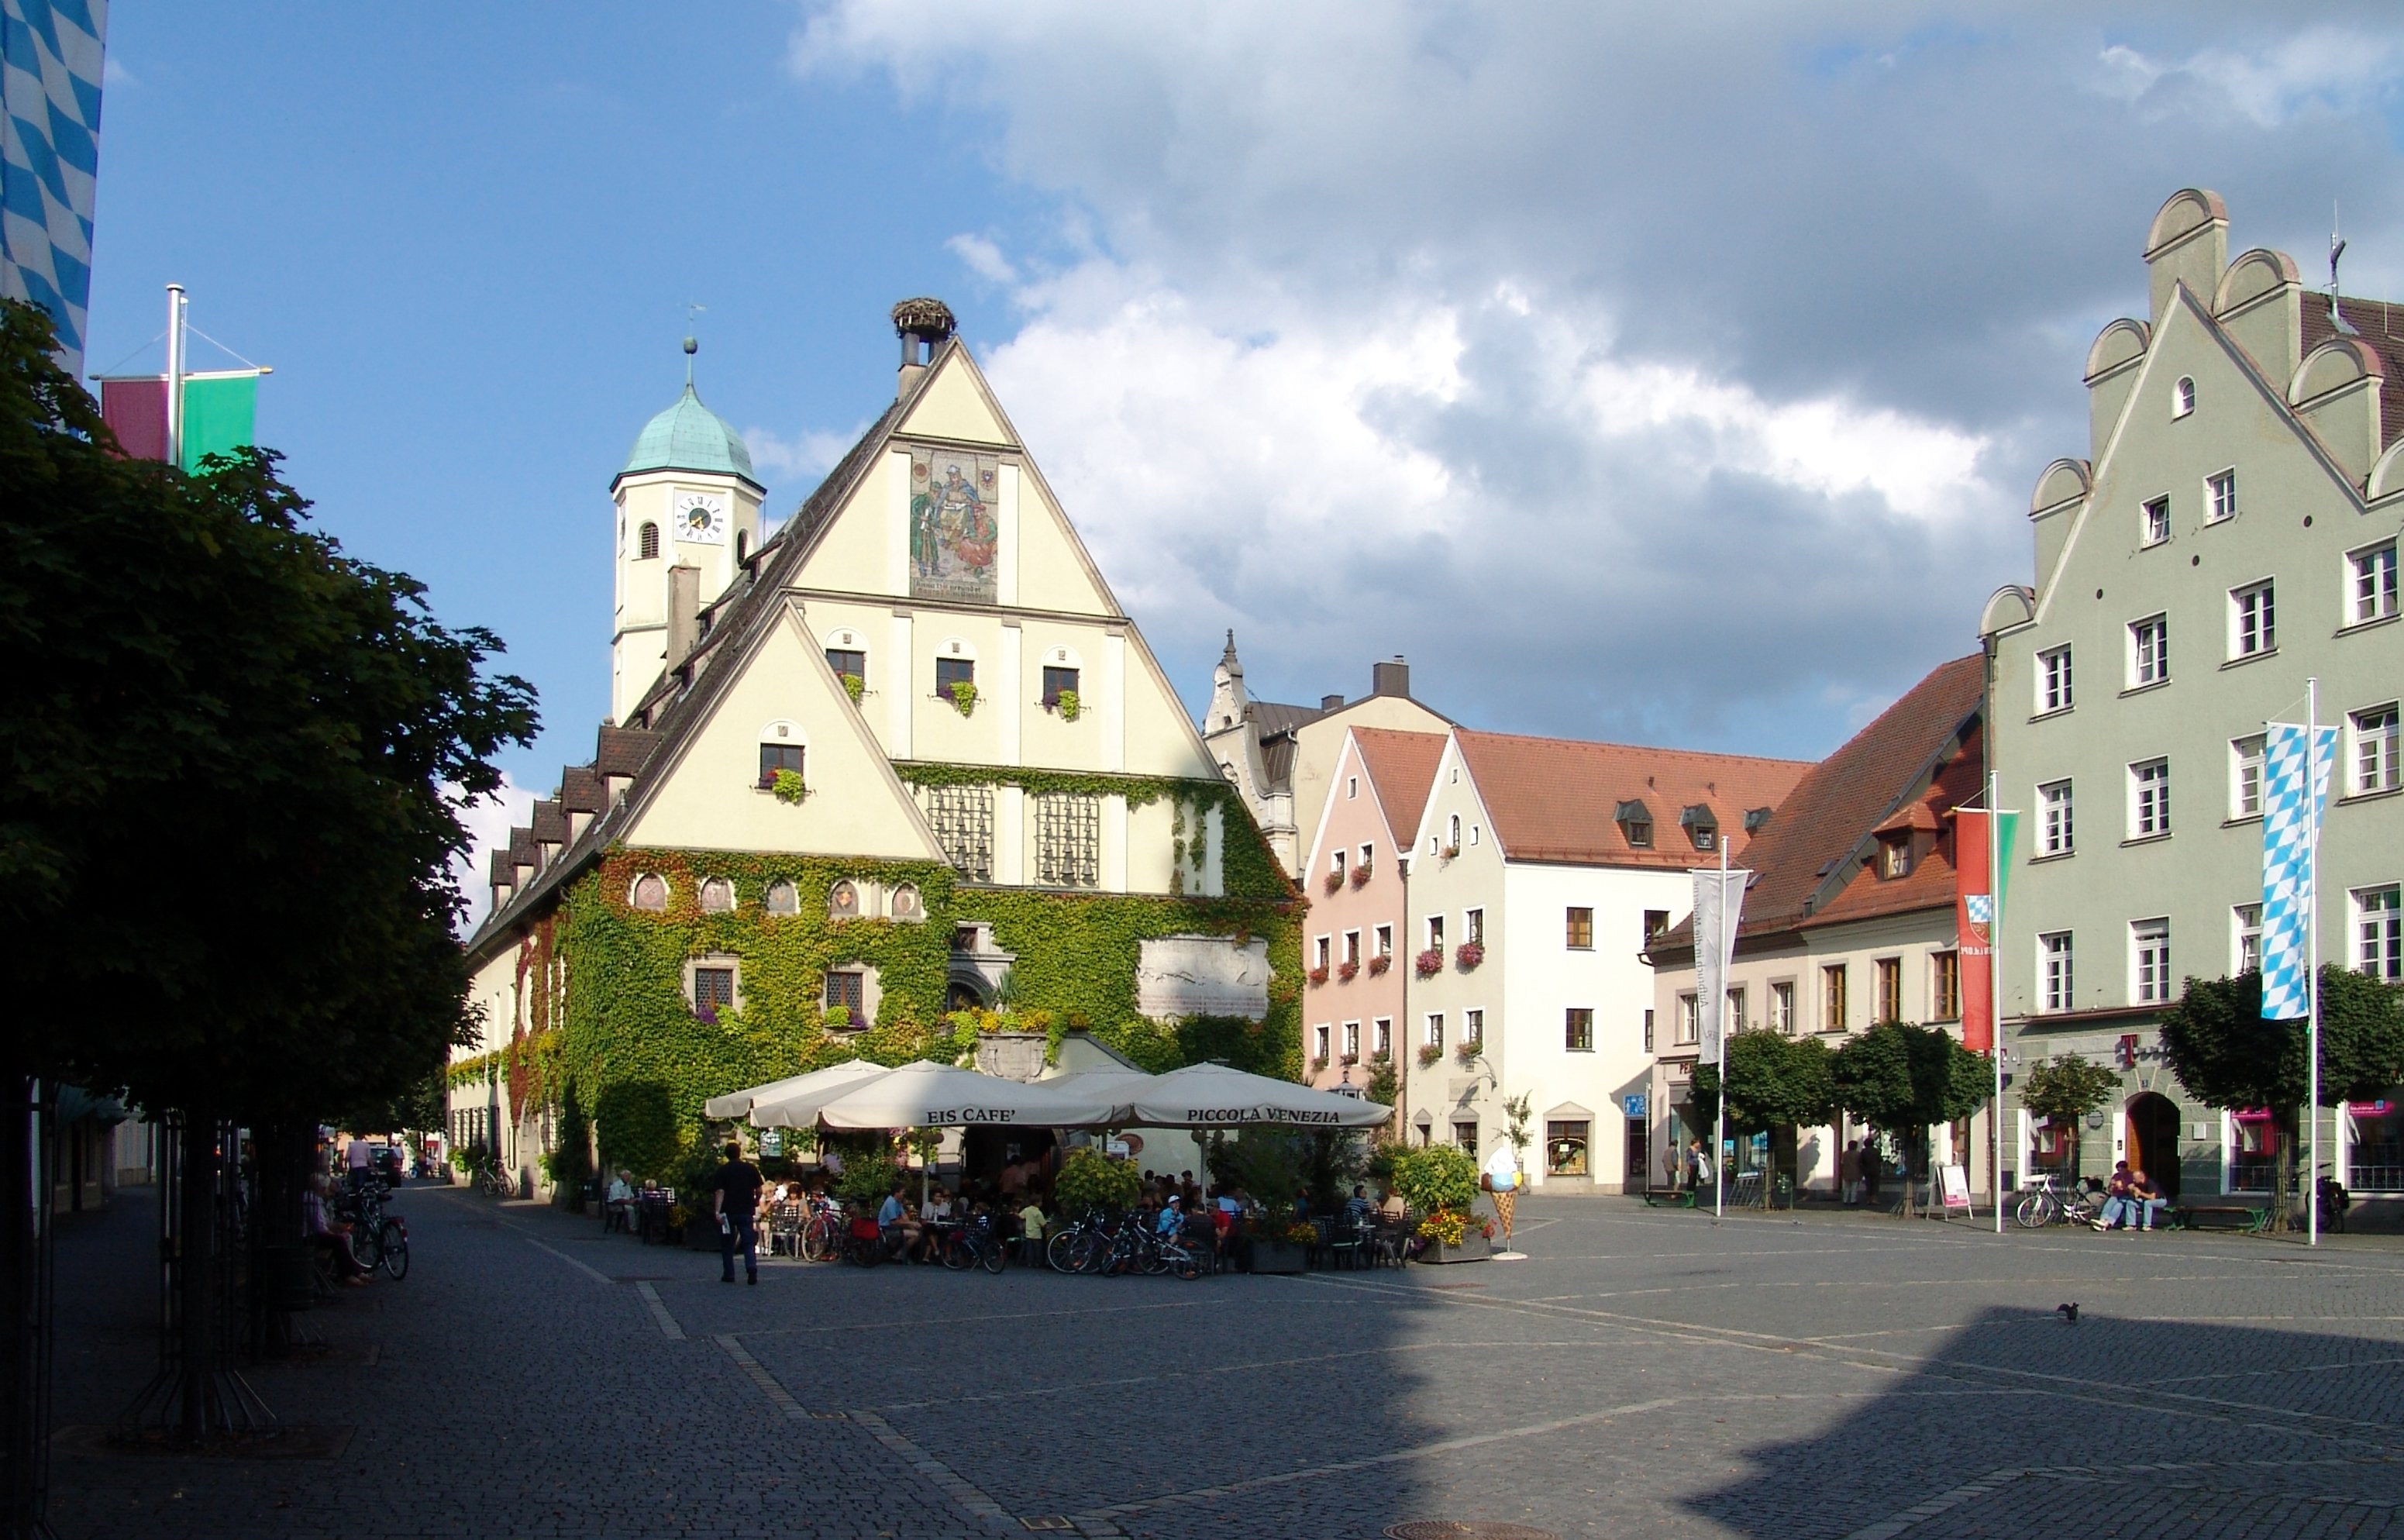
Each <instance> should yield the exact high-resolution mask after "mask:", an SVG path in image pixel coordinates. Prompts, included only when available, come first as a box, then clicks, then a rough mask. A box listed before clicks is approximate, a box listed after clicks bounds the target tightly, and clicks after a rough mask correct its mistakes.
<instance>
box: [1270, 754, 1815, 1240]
mask: <svg viewBox="0 0 2404 1540" xmlns="http://www.w3.org/2000/svg"><path fill="white" fill-rule="evenodd" d="M1808 770H1810V765H1809V764H1807V763H1802V762H1799V761H1795V760H1771V759H1754V758H1748V757H1745V756H1742V755H1736V754H1706V753H1696V752H1692V751H1688V750H1684V749H1645V748H1637V747H1634V746H1631V745H1628V744H1616V743H1584V742H1577V741H1573V740H1569V739H1562V738H1535V737H1521V736H1517V735H1511V734H1504V733H1478V732H1471V731H1469V730H1467V729H1462V728H1456V729H1454V730H1453V731H1452V732H1451V733H1450V734H1449V735H1447V740H1446V743H1445V746H1444V751H1443V753H1442V754H1441V755H1440V756H1439V757H1438V758H1437V761H1436V766H1435V775H1434V777H1433V782H1432V784H1431V786H1430V789H1429V791H1428V796H1427V804H1426V805H1425V807H1424V808H1422V809H1421V811H1420V814H1419V828H1418V830H1417V832H1416V833H1415V834H1414V835H1413V839H1412V845H1413V850H1412V857H1411V865H1410V880H1409V914H1410V935H1409V939H1408V941H1407V942H1406V943H1405V950H1406V960H1407V963H1408V965H1409V968H1410V973H1411V977H1410V982H1409V988H1410V1000H1409V1004H1408V1014H1409V1018H1410V1025H1409V1037H1408V1042H1409V1046H1410V1059H1409V1062H1408V1063H1407V1065H1406V1066H1405V1069H1406V1072H1407V1074H1408V1080H1407V1083H1406V1094H1405V1099H1404V1106H1405V1117H1406V1120H1407V1122H1408V1124H1409V1125H1410V1127H1411V1130H1412V1137H1414V1138H1415V1139H1417V1140H1418V1141H1419V1142H1422V1143H1426V1142H1430V1141H1434V1140H1439V1139H1448V1140H1450V1141H1452V1142H1455V1143H1457V1144H1460V1145H1461V1146H1462V1147H1463V1148H1466V1149H1469V1150H1471V1151H1473V1152H1475V1151H1476V1150H1478V1149H1487V1150H1490V1149H1491V1148H1492V1147H1493V1141H1496V1140H1498V1139H1503V1138H1506V1137H1507V1135H1508V1132H1509V1127H1510V1119H1509V1116H1508V1114H1507V1113H1506V1111H1505V1107H1504V1104H1505V1103H1506V1102H1507V1101H1510V1100H1513V1099H1516V1098H1519V1097H1525V1098H1527V1099H1528V1108H1529V1113H1530V1120H1529V1128H1528V1131H1529V1135H1530V1149H1529V1151H1528V1155H1527V1164H1528V1166H1529V1167H1530V1177H1531V1180H1532V1181H1533V1183H1534V1184H1535V1185H1537V1186H1539V1187H1550V1188H1553V1189H1555V1190H1558V1191H1569V1192H1596V1191H1600V1192H1619V1191H1623V1190H1628V1189H1629V1188H1631V1187H1632V1188H1634V1189H1635V1190H1640V1191H1641V1190H1642V1186H1643V1183H1644V1168H1645V1165H1646V1160H1647V1155H1646V1150H1647V1144H1646V1131H1645V1122H1644V1119H1645V1116H1646V1109H1647V1108H1648V1107H1649V1105H1650V1103H1649V1101H1648V1099H1647V1097H1648V1094H1649V1092H1650V1090H1651V1086H1652V1075H1653V1047H1652V1045H1651V1043H1649V1042H1648V1039H1647V1032H1648V1030H1649V1029H1651V1025H1652V1021H1653V1000H1654V980H1653V970H1652V969H1651V967H1650V966H1648V965H1647V963H1646V962H1645V960H1644V947H1645V945H1646V944H1647V943H1648V942H1649V941H1650V940H1651V939H1652V938H1653V937H1654V936H1656V935H1657V934H1658V933H1659V932H1661V931H1664V930H1666V929H1668V928H1669V926H1670V925H1671V924H1672V923H1674V922H1675V921H1676V920H1678V919H1679V918H1681V917H1684V915H1686V914H1687V913H1688V912H1689V911H1690V910H1691V909H1692V908H1693V906H1694V881H1693V879H1692V878H1691V877H1690V876H1689V875H1687V873H1688V870H1689V869H1690V868H1693V867H1696V866H1707V865H1716V864H1717V863H1718V861H1719V853H1720V842H1721V841H1722V840H1727V841H1730V842H1732V844H1731V849H1732V852H1733V853H1734V854H1735V855H1737V856H1738V857H1741V855H1742V853H1743V851H1744V849H1745V848H1746V847H1747V845H1748V844H1749V842H1750V841H1751V839H1752V837H1753V833H1754V831H1757V830H1759V829H1760V828H1762V827H1763V826H1764V825H1765V823H1766V822H1768V820H1769V819H1772V817H1773V816H1774V810H1775V809H1776V808H1777V807H1778V806H1779V805H1780V804H1782V802H1784V801H1785V799H1786V797H1787V795H1788V793H1789V792H1790V791H1793V789H1794V787H1795V785H1796V782H1797V781H1799V780H1801V779H1802V777H1803V776H1804V774H1805V773H1806V772H1807V771H1808ZM1309 928H1310V929H1311V930H1312V931H1314V932H1316V931H1318V930H1319V929H1320V928H1321V927H1320V926H1319V923H1318V921H1317V920H1316V919H1315V918H1314V919H1312V920H1311V921H1310V922H1309Z"/></svg>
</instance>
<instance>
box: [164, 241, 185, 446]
mask: <svg viewBox="0 0 2404 1540" xmlns="http://www.w3.org/2000/svg"><path fill="white" fill-rule="evenodd" d="M167 463H168V464H169V465H172V466H174V467H175V468H176V469H183V464H184V286H183V285H181V284H169V285H168V286H167Z"/></svg>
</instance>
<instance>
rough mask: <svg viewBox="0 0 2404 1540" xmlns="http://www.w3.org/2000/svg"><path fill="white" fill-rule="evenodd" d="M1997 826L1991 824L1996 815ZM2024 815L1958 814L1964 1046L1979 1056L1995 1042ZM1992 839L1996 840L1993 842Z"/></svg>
mask: <svg viewBox="0 0 2404 1540" xmlns="http://www.w3.org/2000/svg"><path fill="white" fill-rule="evenodd" d="M1991 817H1992V829H1991V828H1990V821H1989V820H1990V819H1991ZM2019 827H2020V815H2019V814H2018V813H1997V814H1992V815H1990V814H1988V813H1985V812H1983V811H1979V810H1977V809H1972V808H1956V809H1954V812H1953V926H1954V931H1955V933H1956V937H1957V939H1956V941H1955V944H1954V945H1955V946H1956V947H1957V949H1958V955H1959V957H1960V958H1961V961H1962V979H1961V983H1962V1000H1961V1005H1962V1046H1964V1048H1967V1049H1969V1050H1970V1051H1971V1052H1972V1053H1974V1054H1984V1053H1992V1051H1993V1050H1994V1046H1995V943H1996V938H1997V937H1999V936H2001V935H2002V934H2003V918H2004V895H2003V893H2002V892H2001V891H1992V892H1991V891H1989V889H1990V888H1993V889H2002V888H2004V887H2006V886H2007V885H2008V883H2009V880H2010V873H2011V852H2012V841H2013V838H2014V837H2015V832H2016V831H2017V830H2018V829H2019ZM1991 839H1992V845H1991V844H1990V840H1991Z"/></svg>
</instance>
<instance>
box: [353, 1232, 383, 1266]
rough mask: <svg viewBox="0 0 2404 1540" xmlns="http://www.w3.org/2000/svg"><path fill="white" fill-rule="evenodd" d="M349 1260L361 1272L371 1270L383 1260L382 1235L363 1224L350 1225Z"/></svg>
mask: <svg viewBox="0 0 2404 1540" xmlns="http://www.w3.org/2000/svg"><path fill="white" fill-rule="evenodd" d="M351 1260H352V1261H354V1262H356V1263H357V1264H358V1265H359V1270H360V1271H362V1272H370V1273H371V1272H373V1271H375V1270H376V1268H377V1267H379V1266H381V1265H382V1264H383V1262H384V1237H383V1236H381V1235H379V1234H378V1233H376V1232H375V1231H373V1230H370V1229H369V1228H368V1227H367V1226H366V1225H352V1226H351Z"/></svg>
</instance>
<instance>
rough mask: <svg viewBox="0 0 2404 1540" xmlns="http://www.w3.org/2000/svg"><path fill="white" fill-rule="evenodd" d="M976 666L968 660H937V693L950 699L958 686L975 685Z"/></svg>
mask: <svg viewBox="0 0 2404 1540" xmlns="http://www.w3.org/2000/svg"><path fill="white" fill-rule="evenodd" d="M975 682H976V664H975V663H974V662H972V661H971V660H970V659H967V658H937V659H936V660H935V693H936V694H938V695H943V696H946V697H948V696H949V695H950V694H951V693H952V686H954V685H956V684H974V683H975Z"/></svg>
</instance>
